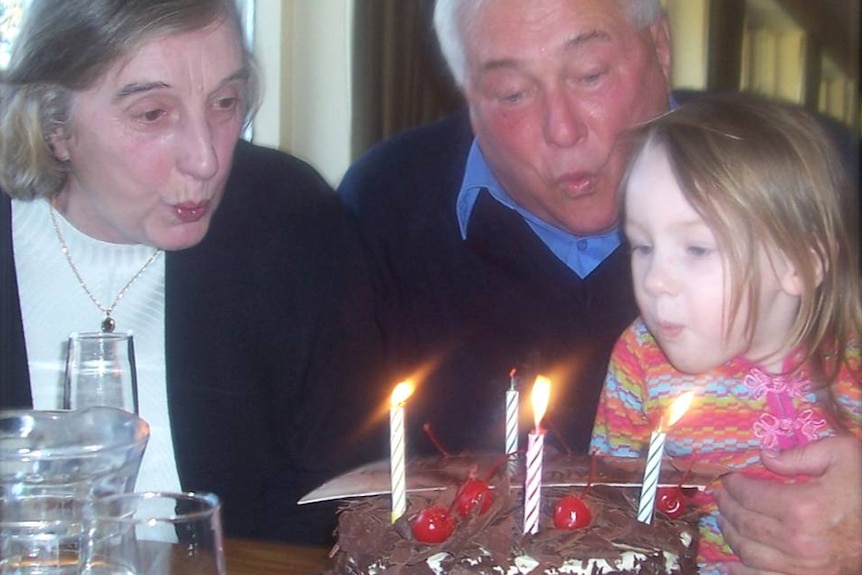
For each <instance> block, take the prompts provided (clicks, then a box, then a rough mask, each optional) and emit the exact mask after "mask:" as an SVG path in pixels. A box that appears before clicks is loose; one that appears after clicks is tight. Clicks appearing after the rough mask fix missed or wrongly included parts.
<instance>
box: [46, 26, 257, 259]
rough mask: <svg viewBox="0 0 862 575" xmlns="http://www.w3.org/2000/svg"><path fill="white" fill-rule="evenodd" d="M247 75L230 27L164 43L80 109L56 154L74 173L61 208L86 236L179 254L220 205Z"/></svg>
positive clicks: (77, 99)
mask: <svg viewBox="0 0 862 575" xmlns="http://www.w3.org/2000/svg"><path fill="white" fill-rule="evenodd" d="M247 77H248V71H247V70H246V69H244V67H243V52H242V46H241V40H240V38H238V37H237V34H236V33H235V32H234V30H233V29H232V28H231V27H230V26H229V25H228V24H226V23H223V22H217V23H215V24H213V25H211V26H208V27H207V28H204V29H201V30H196V31H192V32H183V33H177V34H172V35H169V36H164V37H161V38H155V39H153V40H151V41H149V42H147V43H144V44H143V45H141V46H140V47H139V48H138V49H137V50H135V51H133V53H132V54H131V55H130V56H129V57H127V58H123V59H121V60H120V61H119V62H117V63H116V64H114V66H113V67H112V68H110V69H109V70H108V71H107V73H105V74H104V75H103V76H102V78H100V79H99V80H98V81H97V82H96V84H95V85H93V86H92V87H90V88H88V89H86V90H82V91H79V92H76V93H75V94H74V95H73V99H72V108H71V121H70V126H69V128H68V130H67V132H68V136H67V137H63V138H60V137H55V138H54V141H53V144H54V151H55V154H56V155H57V157H58V158H59V159H60V160H63V161H67V162H68V166H69V167H70V173H69V178H68V180H67V183H66V185H65V187H64V188H63V190H62V191H61V193H60V195H59V196H58V198H57V200H56V206H57V208H58V209H59V210H60V211H62V212H63V213H64V215H65V216H66V218H67V219H68V220H69V221H70V222H71V223H72V224H74V225H75V227H77V228H78V229H79V230H81V231H82V232H84V233H86V234H88V235H90V236H92V237H94V238H97V239H100V240H103V241H106V242H114V243H134V244H147V245H151V246H155V247H159V248H162V249H166V250H179V249H183V248H187V247H190V246H193V245H195V244H197V243H198V242H200V241H201V240H202V239H203V237H204V235H205V234H206V232H207V229H208V228H209V224H210V220H211V218H212V215H213V213H215V210H216V208H217V207H218V205H219V202H220V201H221V197H222V194H223V193H224V188H225V182H226V180H227V177H228V174H229V173H230V169H231V160H232V156H233V150H234V147H235V145H236V142H237V139H238V138H239V134H240V131H241V129H242V124H243V118H244V109H245V107H244V103H243V101H242V99H243V97H244V94H245V87H246V82H247Z"/></svg>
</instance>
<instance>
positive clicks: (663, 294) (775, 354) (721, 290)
mask: <svg viewBox="0 0 862 575" xmlns="http://www.w3.org/2000/svg"><path fill="white" fill-rule="evenodd" d="M624 193H625V233H626V236H627V237H628V240H629V243H630V244H631V249H632V276H633V280H634V291H635V297H636V299H637V303H638V307H639V308H640V311H641V315H642V317H643V319H644V321H645V323H646V325H647V327H648V328H649V330H650V332H651V333H652V334H653V336H654V337H655V338H656V341H658V343H659V345H660V346H661V348H662V350H663V351H664V352H665V354H666V355H667V357H668V359H669V360H670V362H671V363H672V364H673V366H674V367H675V368H676V369H678V370H679V371H682V372H686V373H702V372H706V371H709V370H712V369H715V368H716V367H718V366H720V365H721V364H723V363H725V362H727V361H728V360H730V359H732V358H734V357H737V356H744V357H746V358H748V359H750V360H752V361H755V362H757V363H760V364H761V365H763V366H764V367H765V368H766V369H768V370H770V371H778V370H780V369H781V367H782V365H781V364H782V358H783V356H784V354H785V353H786V351H787V350H784V349H782V347H783V342H784V337H785V335H786V333H787V331H788V330H789V328H790V326H791V325H792V323H793V320H794V318H795V317H796V312H797V309H798V306H799V298H798V296H796V295H794V294H793V293H792V291H793V290H792V287H793V285H794V284H793V282H792V279H793V270H792V269H791V268H790V267H789V266H788V264H787V262H786V260H785V258H784V257H782V256H781V254H778V253H772V254H770V253H768V252H767V251H766V250H765V249H764V250H760V253H759V254H758V256H757V261H756V262H755V265H757V266H758V267H759V269H760V278H761V285H760V293H759V294H758V299H759V302H758V303H759V309H758V313H757V315H756V317H755V321H756V323H755V326H754V330H753V333H752V334H751V336H749V335H747V334H746V329H745V324H746V321H745V319H746V317H747V316H748V313H749V309H750V303H751V302H750V301H749V300H748V299H747V297H745V290H743V293H742V294H741V295H743V299H742V302H741V306H740V307H739V312H738V313H737V314H736V317H735V318H732V319H731V318H730V317H728V316H729V312H730V303H731V280H730V274H729V269H730V268H729V266H728V262H727V259H726V256H725V254H724V253H723V252H722V249H721V246H720V245H719V244H718V242H717V240H716V237H715V234H713V232H712V230H711V229H710V227H709V226H708V225H707V224H706V222H704V220H703V218H702V217H701V216H700V215H699V214H698V213H697V212H696V211H695V209H694V208H693V207H692V206H691V204H689V202H688V201H687V200H686V198H685V196H684V195H683V192H682V190H681V189H680V187H679V185H678V184H677V182H676V179H675V178H674V176H673V173H672V171H671V168H670V164H669V162H668V159H667V154H666V152H665V150H664V149H663V147H660V146H656V145H655V144H654V143H649V144H647V147H646V148H644V149H643V151H642V152H640V155H639V156H638V158H637V160H636V162H635V164H634V166H633V169H632V173H631V175H630V177H629V180H628V184H627V185H626V188H625V191H624ZM770 256H771V257H770Z"/></svg>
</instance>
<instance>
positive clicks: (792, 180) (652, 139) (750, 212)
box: [632, 94, 862, 384]
mask: <svg viewBox="0 0 862 575" xmlns="http://www.w3.org/2000/svg"><path fill="white" fill-rule="evenodd" d="M638 136H639V137H640V138H641V140H642V145H644V146H645V145H651V146H652V145H657V146H660V147H662V148H663V149H664V150H665V151H666V152H667V156H668V159H669V162H670V165H671V169H672V171H673V173H674V176H675V178H676V181H677V183H678V184H679V186H680V188H681V189H682V192H683V194H684V195H685V196H686V198H687V199H688V201H689V203H691V205H692V206H693V207H694V209H695V210H697V212H698V213H699V214H700V215H701V216H702V217H703V219H704V221H705V222H706V223H707V225H708V226H709V227H710V228H711V229H712V231H713V233H715V235H716V238H717V240H718V242H719V245H720V246H721V247H722V250H723V251H724V253H725V256H726V261H727V264H726V265H728V266H729V271H730V278H731V298H730V301H731V303H730V310H729V311H730V317H731V318H735V320H737V321H738V320H744V321H745V327H746V329H747V330H749V333H750V332H751V330H753V328H754V325H753V324H754V321H755V317H756V314H757V311H758V310H757V302H758V298H757V297H756V294H758V293H759V286H760V284H761V274H760V271H759V269H758V265H757V261H758V260H757V254H758V252H759V250H760V249H762V248H766V249H767V250H774V251H778V252H780V253H782V254H783V255H784V256H785V257H787V258H788V260H789V261H790V262H791V264H792V265H793V267H794V268H795V270H796V273H797V274H798V276H799V278H800V281H801V282H802V286H803V294H802V298H801V305H800V308H799V312H798V314H797V317H796V321H795V322H794V324H793V326H792V328H791V330H790V331H789V333H788V334H787V342H786V343H787V344H788V345H789V346H791V347H793V348H795V347H797V346H802V348H803V349H804V350H805V352H806V353H807V354H809V357H808V359H809V360H810V362H811V365H812V366H813V368H814V376H815V380H820V381H821V382H822V383H824V384H828V383H829V382H830V381H832V379H833V378H834V376H835V374H836V372H837V371H838V369H839V368H840V362H841V360H842V358H844V356H845V353H846V350H847V347H848V344H849V341H850V340H851V339H852V338H855V339H857V340H858V338H859V337H860V332H862V303H860V298H862V288H860V268H859V265H860V264H859V258H860V254H859V208H858V204H857V202H858V190H857V189H856V186H854V185H853V184H852V183H851V180H850V178H849V174H848V172H847V170H846V168H845V167H844V165H843V164H842V161H841V156H840V155H839V154H838V151H837V149H836V148H835V147H834V145H833V141H832V139H831V138H830V137H829V136H828V135H827V133H826V131H825V130H824V129H823V127H822V126H821V123H820V121H819V120H818V119H816V118H814V117H813V116H812V115H810V114H809V113H808V112H806V111H805V110H803V109H802V108H799V107H797V106H793V105H790V104H783V103H778V102H774V101H769V100H766V99H765V98H761V97H758V96H753V95H750V94H724V95H713V96H703V97H699V98H696V99H694V100H692V101H691V102H689V103H687V104H685V105H683V106H681V107H680V108H678V109H676V110H674V111H672V112H669V113H668V114H665V115H664V116H661V117H660V118H657V119H656V120H653V121H652V122H650V123H648V124H647V125H646V126H645V127H643V128H641V129H640V132H639V134H638ZM641 149H642V148H641ZM637 155H638V153H635V154H634V156H635V157H636V156H637ZM632 161H634V158H632ZM821 275H822V279H820V278H821ZM743 299H745V300H746V301H747V302H748V304H749V312H748V314H747V317H745V318H737V317H736V316H737V315H738V311H739V309H740V305H741V302H742V300H743ZM835 358H839V361H837V362H836V361H835Z"/></svg>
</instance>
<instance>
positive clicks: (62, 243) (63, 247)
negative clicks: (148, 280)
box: [49, 202, 162, 333]
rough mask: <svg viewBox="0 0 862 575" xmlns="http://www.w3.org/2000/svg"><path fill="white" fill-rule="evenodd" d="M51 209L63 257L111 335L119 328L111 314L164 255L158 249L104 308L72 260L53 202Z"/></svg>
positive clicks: (104, 330)
mask: <svg viewBox="0 0 862 575" xmlns="http://www.w3.org/2000/svg"><path fill="white" fill-rule="evenodd" d="M49 206H50V209H51V223H52V224H54V232H56V234H57V239H58V240H59V241H60V251H62V252H63V255H64V256H66V261H67V262H69V267H70V268H72V273H73V274H75V278H76V279H77V280H78V283H79V284H80V286H81V287H82V288H83V289H84V293H86V294H87V296H88V297H89V298H90V301H91V302H93V303H94V304H95V305H96V307H97V308H99V311H101V312H102V313H103V314H105V319H103V320H102V331H103V332H105V333H111V332H112V331H114V328H115V327H116V326H117V324H116V322H115V321H114V318H112V317H111V313H112V312H113V311H114V308H115V307H117V304H118V303H120V300H122V299H123V297H125V295H126V292H127V291H129V288H131V287H132V285H134V283H135V282H136V281H138V278H139V277H141V274H142V273H144V272H145V271H147V268H148V267H150V265H151V264H152V263H153V262H154V261H156V258H158V257H159V254H161V253H162V250H160V249H156V251H154V252H153V255H151V256H150V257H149V258H148V259H147V261H145V262H144V265H143V266H141V269H139V270H138V273H136V274H135V275H133V276H132V279H130V280H129V281H127V282H126V285H124V286H123V289H121V290H120V293H118V294H117V296H116V297H115V298H114V301H112V302H111V305H109V306H107V307H106V306H104V305H102V303H101V302H100V301H99V300H97V299H96V296H94V295H93V292H91V291H90V288H88V287H87V284H86V283H85V282H84V278H82V277H81V273H80V272H79V271H78V267H77V266H76V265H75V262H74V261H73V260H72V254H71V253H69V246H67V245H66V240H65V239H64V238H63V232H61V231H60V226H59V225H58V224H57V215H56V214H55V213H54V204H53V202H51V203H49Z"/></svg>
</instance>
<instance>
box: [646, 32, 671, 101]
mask: <svg viewBox="0 0 862 575" xmlns="http://www.w3.org/2000/svg"><path fill="white" fill-rule="evenodd" d="M650 36H652V42H653V47H654V48H655V56H656V59H657V60H658V63H659V66H661V69H662V72H663V73H664V77H665V79H666V80H667V85H668V86H670V85H671V74H672V73H673V67H672V66H673V51H672V49H671V48H672V44H671V38H670V24H669V23H668V20H667V16H666V15H662V16H661V17H659V18H657V19H656V21H655V22H653V23H652V24H651V25H650Z"/></svg>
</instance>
